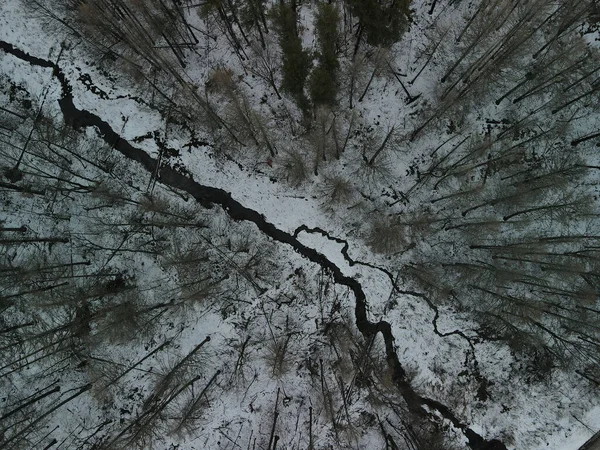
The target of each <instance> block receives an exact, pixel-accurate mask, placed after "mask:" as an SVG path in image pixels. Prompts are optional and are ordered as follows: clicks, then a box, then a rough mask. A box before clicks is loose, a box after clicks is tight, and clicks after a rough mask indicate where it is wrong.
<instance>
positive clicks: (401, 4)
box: [346, 0, 411, 47]
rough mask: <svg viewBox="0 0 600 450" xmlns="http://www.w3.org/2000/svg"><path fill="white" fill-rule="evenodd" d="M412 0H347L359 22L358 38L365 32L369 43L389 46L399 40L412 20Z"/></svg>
mask: <svg viewBox="0 0 600 450" xmlns="http://www.w3.org/2000/svg"><path fill="white" fill-rule="evenodd" d="M410 2H411V0H346V4H347V5H348V8H349V9H350V12H351V13H352V15H354V16H355V17H356V18H357V19H358V22H359V30H358V39H359V40H360V39H361V37H362V35H363V34H364V36H365V39H366V41H367V43H368V44H370V45H373V46H378V47H379V46H381V47H389V46H390V45H392V44H393V43H394V42H397V41H398V40H399V39H400V36H402V33H403V32H404V31H405V29H406V26H407V23H408V21H409V20H410V9H409V7H410Z"/></svg>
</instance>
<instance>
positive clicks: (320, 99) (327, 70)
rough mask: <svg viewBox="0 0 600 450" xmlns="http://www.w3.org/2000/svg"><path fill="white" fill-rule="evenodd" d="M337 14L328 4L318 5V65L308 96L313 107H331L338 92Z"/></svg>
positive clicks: (311, 79)
mask: <svg viewBox="0 0 600 450" xmlns="http://www.w3.org/2000/svg"><path fill="white" fill-rule="evenodd" d="M338 22H339V12H338V9H337V8H336V7H335V5H332V4H330V3H321V4H319V9H318V13H317V17H316V21H315V29H316V34H317V39H318V41H319V46H320V52H319V54H318V62H319V65H318V66H317V67H316V68H315V69H314V71H313V72H312V74H311V77H310V86H309V89H310V96H311V98H312V101H313V103H314V104H315V105H327V106H333V104H334V103H335V97H336V95H337V90H338V80H337V71H338V68H339V62H338V59H337V55H336V42H337V40H338V37H339V29H338Z"/></svg>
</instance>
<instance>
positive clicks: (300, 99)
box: [271, 3, 311, 112]
mask: <svg viewBox="0 0 600 450" xmlns="http://www.w3.org/2000/svg"><path fill="white" fill-rule="evenodd" d="M271 15H272V19H273V23H274V25H275V28H276V29H277V32H278V34H279V45H280V46H281V51H282V52H283V56H282V62H283V64H282V70H283V81H282V85H281V87H282V89H283V90H284V91H286V92H288V93H289V94H291V96H292V97H293V98H294V100H296V103H297V104H298V106H299V107H300V109H302V111H304V112H306V111H307V110H308V99H307V98H306V95H305V94H304V85H305V83H306V78H307V77H308V74H309V71H310V66H311V57H310V53H309V52H308V51H307V50H304V49H303V48H302V40H301V39H300V36H299V35H298V27H297V25H296V19H297V14H296V10H295V9H294V8H293V7H292V5H289V4H286V3H281V4H279V5H277V6H275V7H274V8H273V9H272V11H271Z"/></svg>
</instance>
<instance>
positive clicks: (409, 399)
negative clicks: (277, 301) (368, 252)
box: [0, 41, 506, 450]
mask: <svg viewBox="0 0 600 450" xmlns="http://www.w3.org/2000/svg"><path fill="white" fill-rule="evenodd" d="M0 49H2V50H3V51H4V52H6V53H8V54H11V55H13V56H15V57H17V58H19V59H21V60H23V61H26V62H28V63H30V64H31V65H35V66H39V67H46V68H49V69H52V73H53V75H54V76H55V77H56V78H57V79H58V81H59V82H60V84H61V88H62V98H61V99H60V100H58V103H59V105H60V108H61V111H62V113H63V116H64V119H65V122H66V123H68V124H69V125H70V126H72V127H73V128H74V129H80V128H86V127H95V128H96V129H97V130H98V131H99V133H100V134H101V136H102V138H103V139H104V141H105V142H106V143H107V144H108V145H110V146H111V147H112V148H114V149H115V150H117V151H118V152H120V153H121V154H122V155H123V156H125V157H126V158H129V159H131V160H133V161H136V162H137V163H139V164H140V165H141V166H142V167H143V168H144V169H145V170H146V171H148V172H149V173H158V181H159V182H161V183H163V184H165V185H168V186H171V187H173V188H176V189H180V190H182V191H185V192H187V193H188V194H190V195H191V196H192V197H194V198H195V199H196V200H197V201H198V202H199V203H200V204H201V205H203V206H204V207H206V208H211V207H212V206H213V205H215V204H216V205H219V206H221V207H222V208H223V209H224V210H225V211H226V212H227V214H228V215H229V216H230V217H231V218H232V219H233V220H236V221H239V220H244V221H249V222H253V223H254V224H255V225H256V226H257V227H258V229H259V230H260V231H262V232H263V233H265V234H266V235H268V236H270V237H271V238H272V239H274V240H276V241H278V242H281V243H284V244H287V245H290V246H292V247H293V248H294V250H296V251H297V252H298V253H300V254H301V255H302V256H304V257H305V258H307V259H308V260H310V261H312V262H313V263H316V264H318V265H320V266H321V267H322V268H324V269H326V270H328V271H329V272H330V273H331V274H332V276H333V279H334V281H335V282H336V283H338V284H341V285H343V286H346V287H348V288H349V289H350V290H351V291H352V292H353V293H354V297H355V298H356V307H355V316H356V325H357V327H358V329H359V331H360V332H361V333H362V334H363V336H365V337H372V336H373V335H375V334H376V333H381V334H382V336H383V339H384V342H385V349H386V355H387V362H388V364H389V366H390V367H391V368H392V371H393V378H394V381H395V383H396V385H397V386H398V388H399V390H400V392H401V394H402V396H403V398H404V399H405V401H406V403H407V405H408V407H409V408H410V409H411V410H412V411H414V412H416V413H417V414H421V415H426V414H427V413H426V411H425V409H424V408H423V406H427V407H429V408H431V409H433V410H435V411H438V412H439V413H440V414H441V415H442V416H443V417H444V418H446V419H447V420H449V421H450V422H452V424H453V425H454V426H455V427H456V428H459V429H460V430H461V431H462V432H463V433H464V435H465V436H466V438H467V440H468V445H469V447H470V448H471V449H473V450H506V447H505V446H504V444H503V443H502V442H500V441H498V440H496V439H492V440H489V441H488V440H486V439H484V438H483V437H481V436H480V435H479V434H477V433H476V432H475V431H473V430H472V429H471V428H469V427H468V426H467V425H466V424H464V423H462V422H461V421H460V420H459V419H458V418H457V417H456V416H455V415H454V414H453V413H452V411H451V410H450V409H449V408H448V407H447V406H445V405H444V404H442V403H440V402H438V401H436V400H433V399H430V398H426V397H422V396H420V395H419V394H417V393H416V392H415V390H414V389H413V388H412V386H411V385H410V384H409V383H408V381H407V380H406V374H405V371H404V369H403V368H402V365H401V364H400V361H399V359H398V355H397V354H396V351H395V349H394V336H393V335H392V330H391V326H390V324H389V323H388V322H386V321H380V322H377V323H374V322H370V321H369V319H368V318H367V299H366V296H365V293H364V291H363V289H362V286H361V285H360V283H359V282H358V281H356V280H355V279H353V278H351V277H348V276H345V275H344V274H343V273H342V271H341V270H340V268H339V267H337V266H336V265H335V264H334V263H332V262H331V261H329V260H328V259H327V258H326V257H325V256H324V255H322V254H321V253H319V252H317V251H316V250H315V249H312V248H310V247H307V246H305V245H303V244H302V243H301V242H299V241H298V239H297V238H296V236H294V235H292V234H289V233H286V232H284V231H282V230H279V229H277V228H276V227H275V226H274V225H273V224H271V223H269V222H268V221H267V220H266V219H265V217H264V216H263V215H262V214H260V213H258V212H256V211H254V210H252V209H249V208H246V207H245V206H244V205H242V204H241V203H239V202H238V201H236V200H235V199H233V198H232V197H231V194H229V193H228V192H227V191H224V190H222V189H218V188H214V187H210V186H203V185H201V184H200V183H198V182H196V181H194V180H193V179H192V178H191V177H190V176H189V175H184V174H181V173H179V172H177V171H176V170H175V169H173V168H171V167H168V166H164V165H161V166H160V168H159V169H160V170H159V171H157V165H158V161H157V160H156V159H154V158H152V157H151V156H150V155H149V154H147V153H146V152H144V151H143V150H141V149H139V148H136V147H134V146H132V145H131V144H130V143H129V142H128V141H126V140H124V139H121V137H120V136H119V135H118V134H117V133H116V132H115V131H114V130H113V129H112V128H111V126H110V125H109V124H108V123H107V122H105V121H104V120H102V119H101V118H100V117H98V116H96V115H95V114H92V113H90V112H88V111H85V110H80V109H78V108H77V107H75V104H74V103H73V95H72V89H71V86H70V84H69V82H68V80H67V79H66V77H65V75H64V73H63V72H62V70H61V68H60V67H59V66H58V65H57V64H55V63H53V62H51V61H47V60H44V59H41V58H38V57H35V56H32V55H29V54H28V53H26V52H24V51H22V50H20V49H18V48H16V47H14V46H13V45H12V44H10V43H8V42H4V41H0Z"/></svg>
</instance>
